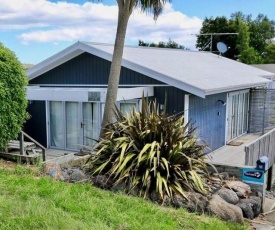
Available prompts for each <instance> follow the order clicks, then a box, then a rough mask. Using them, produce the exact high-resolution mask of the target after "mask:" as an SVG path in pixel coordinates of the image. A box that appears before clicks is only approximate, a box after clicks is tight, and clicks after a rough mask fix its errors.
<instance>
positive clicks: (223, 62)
mask: <svg viewBox="0 0 275 230" xmlns="http://www.w3.org/2000/svg"><path fill="white" fill-rule="evenodd" d="M83 52H88V53H91V54H94V55H96V56H99V57H101V58H104V59H106V60H109V61H111V59H112V52H113V45H107V44H98V43H89V42H77V43H76V44H74V45H72V46H70V47H68V48H67V49H65V50H63V51H61V52H60V53H58V54H56V55H54V56H53V57H51V58H49V59H46V60H45V61H43V62H41V63H40V64H38V65H37V66H35V67H34V68H32V69H30V70H28V71H27V74H28V75H29V77H30V79H33V78H34V77H36V76H38V75H40V74H41V73H43V72H46V71H48V70H49V69H51V68H54V67H55V66H57V65H59V64H61V63H64V62H65V61H66V60H69V59H71V58H73V57H75V56H77V55H79V54H81V53H83ZM122 66H124V67H126V68H129V69H132V70H134V71H137V72H140V73H142V74H145V75H147V76H149V77H152V78H155V79H157V80H160V81H162V82H164V83H167V84H169V85H172V86H175V87H177V88H180V89H182V90H185V91H187V92H189V93H191V94H194V95H197V96H200V97H205V96H206V95H210V94H215V93H220V92H229V91H234V90H239V89H246V88H250V87H256V86H263V85H265V84H267V83H268V82H270V80H268V79H271V78H272V77H274V76H275V74H274V73H270V72H267V71H264V70H261V69H258V68H254V67H252V66H249V65H245V64H243V63H240V62H237V61H233V60H230V59H228V58H225V57H220V56H218V55H214V54H212V53H209V52H198V51H184V50H177V49H164V48H149V47H133V46H132V47H130V46H125V48H124V54H123V62H122ZM266 78H268V79H266Z"/></svg>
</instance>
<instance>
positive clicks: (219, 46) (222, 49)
mask: <svg viewBox="0 0 275 230" xmlns="http://www.w3.org/2000/svg"><path fill="white" fill-rule="evenodd" d="M217 49H218V51H219V52H220V53H222V54H223V53H225V52H226V51H227V50H228V49H227V45H226V44H225V43H223V42H218V43H217Z"/></svg>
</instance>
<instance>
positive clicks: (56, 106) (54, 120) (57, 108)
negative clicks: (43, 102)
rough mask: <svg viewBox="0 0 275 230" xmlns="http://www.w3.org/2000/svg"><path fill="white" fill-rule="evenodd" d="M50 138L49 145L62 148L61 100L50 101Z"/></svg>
mask: <svg viewBox="0 0 275 230" xmlns="http://www.w3.org/2000/svg"><path fill="white" fill-rule="evenodd" d="M49 106H50V135H51V136H50V140H51V142H50V143H51V146H53V147H58V148H63V147H64V146H63V144H64V141H63V140H64V129H63V109H62V102H61V101H50V104H49Z"/></svg>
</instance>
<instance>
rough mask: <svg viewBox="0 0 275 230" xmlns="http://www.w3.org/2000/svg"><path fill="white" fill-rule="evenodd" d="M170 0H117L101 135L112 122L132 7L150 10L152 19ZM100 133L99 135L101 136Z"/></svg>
mask: <svg viewBox="0 0 275 230" xmlns="http://www.w3.org/2000/svg"><path fill="white" fill-rule="evenodd" d="M170 1H171V0H117V4H118V22H117V31H116V38H115V45H114V51H113V58H112V64H111V69H110V74H109V80H108V90H107V96H106V102H105V109H104V115H103V121H102V124H101V135H102V134H103V132H104V128H105V127H106V125H107V124H109V123H112V121H113V119H114V106H115V103H116V98H117V91H118V84H119V78H120V70H121V62H122V55H123V48H124V43H125V36H126V30H127V25H128V21H129V17H130V16H131V14H132V12H133V9H134V8H135V7H139V8H140V9H141V11H143V12H144V11H147V12H152V13H153V15H154V19H155V20H157V18H158V16H159V15H160V14H161V12H162V9H163V6H164V4H165V3H166V2H170ZM101 135H100V136H101Z"/></svg>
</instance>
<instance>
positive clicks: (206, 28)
mask: <svg viewBox="0 0 275 230" xmlns="http://www.w3.org/2000/svg"><path fill="white" fill-rule="evenodd" d="M208 33H236V27H235V25H234V21H233V20H228V19H227V18H226V17H224V16H222V17H216V18H213V17H210V18H205V19H204V21H203V23H202V28H201V29H200V34H208ZM220 41H222V42H224V43H225V44H226V45H227V46H228V47H230V49H229V50H228V51H227V52H226V53H225V54H224V56H226V57H228V58H231V59H234V56H235V55H236V50H235V47H236V35H217V36H216V35H215V36H213V37H212V43H211V37H210V36H208V35H207V36H204V35H201V36H197V44H196V47H197V48H199V50H204V51H210V47H211V48H212V52H213V53H216V54H217V53H218V49H217V46H216V45H217V43H218V42H220Z"/></svg>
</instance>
